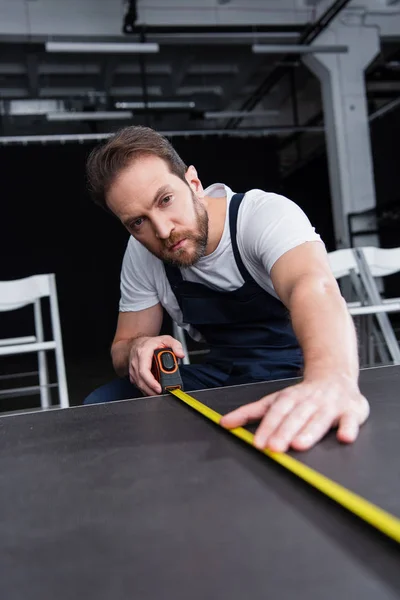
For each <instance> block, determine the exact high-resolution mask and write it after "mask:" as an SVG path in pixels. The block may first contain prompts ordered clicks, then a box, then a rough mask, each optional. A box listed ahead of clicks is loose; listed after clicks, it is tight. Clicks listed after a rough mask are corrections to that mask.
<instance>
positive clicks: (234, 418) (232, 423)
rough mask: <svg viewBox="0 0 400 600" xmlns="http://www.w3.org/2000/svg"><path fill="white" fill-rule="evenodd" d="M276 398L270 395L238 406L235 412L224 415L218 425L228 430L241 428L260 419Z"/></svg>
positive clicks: (274, 395)
mask: <svg viewBox="0 0 400 600" xmlns="http://www.w3.org/2000/svg"><path fill="white" fill-rule="evenodd" d="M276 396H277V393H275V394H270V395H269V396H266V397H265V398H262V399H261V400H257V402H251V403H250V404H245V405H244V406H240V407H239V408H237V409H236V410H233V411H232V412H230V413H228V414H226V415H224V416H223V417H222V419H221V421H220V425H222V427H227V428H228V429H234V428H235V427H243V425H246V423H251V422H252V421H257V420H258V419H261V417H262V416H263V415H264V414H265V411H266V410H267V408H268V406H269V405H271V404H272V403H273V402H274V400H275V398H276Z"/></svg>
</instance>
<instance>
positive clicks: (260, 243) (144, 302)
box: [119, 183, 321, 340]
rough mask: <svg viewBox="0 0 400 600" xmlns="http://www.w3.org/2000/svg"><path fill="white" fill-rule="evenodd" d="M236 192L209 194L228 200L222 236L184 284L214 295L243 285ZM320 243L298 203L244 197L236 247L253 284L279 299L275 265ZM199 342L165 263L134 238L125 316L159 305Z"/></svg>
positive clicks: (218, 187)
mask: <svg viewBox="0 0 400 600" xmlns="http://www.w3.org/2000/svg"><path fill="white" fill-rule="evenodd" d="M233 194H234V192H232V190H231V189H230V188H229V187H227V186H226V185H224V184H222V183H214V184H213V185H211V186H209V187H208V188H206V189H205V195H206V196H211V197H213V198H223V197H225V196H226V197H227V210H226V218H225V226H224V231H223V234H222V237H221V240H220V242H219V244H218V246H217V248H216V249H215V250H214V252H212V253H211V254H209V255H208V256H204V257H203V258H201V259H200V260H199V261H198V262H197V263H196V265H195V266H193V267H188V268H182V269H181V273H182V276H183V279H185V280H188V281H195V282H198V283H202V284H204V285H206V286H208V287H210V288H213V289H215V290H220V291H224V292H229V291H233V290H235V289H237V288H239V287H241V286H242V285H243V283H244V280H243V277H242V276H241V274H240V272H239V269H238V268H237V265H236V261H235V257H234V255H233V249H232V244H231V236H230V228H229V204H230V200H231V198H232V196H233ZM311 241H321V238H320V236H319V235H318V234H317V233H315V229H314V227H312V226H311V223H310V221H309V220H308V218H307V216H306V215H305V214H304V212H303V211H302V210H301V208H300V207H299V206H297V204H295V203H294V202H292V201H291V200H289V199H288V198H285V197H284V196H280V195H278V194H273V193H270V192H264V191H263V190H257V189H255V190H250V191H248V192H246V195H245V197H244V198H243V200H242V202H241V204H240V208H239V213H238V221H237V243H238V247H239V252H240V256H241V258H242V261H243V264H244V266H245V267H246V269H247V270H248V271H249V273H250V275H251V276H252V277H253V278H254V280H255V281H256V282H257V283H258V284H259V285H260V286H261V287H262V288H263V289H264V290H266V291H267V292H269V293H270V294H271V295H272V296H275V298H278V296H277V294H276V292H275V290H274V286H273V284H272V281H271V278H270V273H271V269H272V267H273V265H274V263H275V262H276V261H277V260H278V258H279V257H280V256H282V255H283V254H284V253H285V252H287V251H288V250H291V249H292V248H295V247H296V246H298V245H300V244H303V243H304V242H311ZM159 302H160V303H161V305H162V306H163V307H164V308H165V310H166V311H167V312H168V313H169V315H170V316H171V318H172V319H173V320H174V321H175V322H176V323H177V324H178V325H180V326H181V327H183V328H184V329H186V331H187V332H188V333H189V335H190V336H191V337H192V338H194V339H195V340H201V339H202V337H201V334H200V333H199V332H198V331H197V330H196V329H195V328H194V327H192V326H191V325H190V324H187V323H183V321H182V312H181V310H180V308H179V305H178V302H177V300H176V297H175V295H174V294H173V292H172V290H171V286H170V285H169V282H168V279H167V277H166V275H165V270H164V266H163V263H162V261H161V260H160V259H158V258H156V257H155V256H154V255H153V254H151V252H149V251H148V250H147V249H146V248H145V247H144V246H143V245H142V244H140V242H138V241H137V240H136V239H135V238H134V237H132V236H131V237H130V238H129V241H128V244H127V248H126V251H125V255H124V259H123V263H122V270H121V298H120V304H119V309H120V311H121V312H128V311H138V310H143V309H145V308H150V307H151V306H154V305H156V304H157V303H159Z"/></svg>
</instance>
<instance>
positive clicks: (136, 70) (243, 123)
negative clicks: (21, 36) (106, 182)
mask: <svg viewBox="0 0 400 600" xmlns="http://www.w3.org/2000/svg"><path fill="white" fill-rule="evenodd" d="M303 31H304V28H301V27H280V28H277V27H269V28H267V27H265V28H259V30H258V31H256V32H255V30H254V28H252V29H246V28H237V27H236V28H232V27H231V28H226V27H225V28H222V27H221V28H215V27H214V28H212V30H211V31H210V30H206V29H202V28H200V27H197V28H188V27H181V28H175V29H174V30H172V29H171V28H164V30H163V29H162V28H158V29H157V30H156V29H153V30H151V29H150V30H149V29H148V30H146V31H145V32H143V31H142V32H140V33H137V35H136V36H135V35H133V36H129V38H128V40H127V41H128V42H134V41H138V42H140V41H141V40H143V38H144V41H148V42H156V43H158V44H159V52H158V53H155V54H140V55H139V54H121V53H116V54H111V53H109V54H105V53H86V52H85V53H82V52H81V53H64V52H62V53H61V52H58V53H50V52H47V51H46V48H45V44H44V40H41V39H39V38H36V39H30V40H29V41H27V40H18V39H12V40H11V39H10V40H4V39H3V41H0V126H1V129H0V141H3V143H5V142H4V139H5V138H7V137H9V136H32V135H38V136H42V141H45V138H44V136H49V135H58V136H63V135H74V136H78V138H79V136H80V137H81V140H84V139H85V138H86V136H89V137H90V136H96V135H100V134H103V133H107V132H112V131H114V130H116V129H118V128H120V127H121V126H124V125H127V124H146V125H150V126H153V127H155V128H157V129H158V130H161V131H167V132H170V133H171V134H173V133H174V132H176V133H183V132H184V133H185V134H186V135H193V134H196V132H197V133H199V134H200V133H201V134H202V135H205V134H207V133H223V134H229V135H237V134H246V135H259V134H266V133H267V132H270V133H277V134H278V135H280V136H281V138H282V142H283V143H285V145H286V147H289V146H290V144H289V142H291V141H292V140H293V136H297V138H298V137H299V135H300V134H302V135H303V137H304V135H305V136H306V137H309V138H311V137H312V136H314V138H315V134H317V135H318V131H319V132H320V133H319V139H321V131H323V130H322V129H321V126H322V125H323V119H322V108H321V100H320V94H319V83H318V81H316V79H315V78H314V76H313V75H312V74H311V73H310V72H309V71H308V70H307V68H306V67H305V66H304V65H303V63H302V62H301V58H300V57H299V56H298V55H289V56H288V55H286V54H285V53H284V52H281V53H276V54H275V53H274V54H255V53H253V51H252V44H253V43H254V42H257V43H263V42H265V43H266V42H268V43H270V44H293V43H296V41H297V40H298V39H299V36H300V35H301V34H302V32H303ZM61 41H62V40H61ZM77 41H85V40H77ZM90 41H91V42H93V41H102V42H110V41H113V40H112V39H105V38H102V40H94V39H93V37H91V38H90ZM118 41H120V39H119V40H118ZM366 78H367V92H368V100H369V104H370V112H371V114H372V113H373V112H374V111H376V110H377V109H378V108H380V107H382V106H384V105H385V104H387V103H388V102H391V101H393V99H396V98H398V97H399V96H400V43H399V42H395V41H391V42H384V43H383V44H382V52H381V55H380V56H379V57H378V59H377V60H376V61H375V62H374V63H373V65H371V67H370V68H369V69H368V71H367V74H366ZM266 82H270V85H266ZM272 84H273V85H272ZM262 90H264V93H262ZM265 90H267V93H265ZM260 91H261V92H260ZM252 98H256V100H257V102H254V101H251V99H252ZM171 101H173V102H186V103H191V104H190V107H189V105H188V106H187V107H186V108H185V107H181V108H177V107H175V108H168V107H164V108H159V107H157V106H154V104H153V103H157V102H168V103H169V102H171ZM126 102H139V103H143V105H142V106H143V108H137V109H134V110H133V111H131V112H132V114H131V113H128V115H127V116H125V117H124V118H114V117H113V119H112V120H109V119H107V120H105V119H96V120H92V118H93V111H101V112H105V111H117V110H118V111H119V113H120V112H121V111H123V109H122V108H117V107H121V106H124V105H123V104H122V105H121V103H126ZM146 106H147V108H146ZM250 108H251V110H253V111H254V112H255V113H256V116H253V117H252V116H250V115H249V116H248V117H246V118H234V117H231V118H227V117H225V118H222V117H218V118H217V117H216V116H214V117H213V118H207V117H209V115H207V113H208V112H211V111H212V112H217V111H241V110H243V109H244V110H249V109H250ZM270 111H273V112H270ZM54 112H56V113H58V115H59V116H60V114H65V113H68V114H70V113H71V112H73V113H75V114H76V113H77V112H78V113H81V112H84V113H86V114H89V115H90V116H89V118H85V116H84V115H81V116H80V118H79V120H74V121H60V120H57V121H53V120H49V117H48V114H49V113H54ZM260 113H261V114H260ZM117 116H118V117H120V116H121V114H118V115H117ZM50 118H51V117H50ZM299 127H303V128H304V127H306V128H307V130H306V131H299V130H298V128H299ZM316 127H317V129H315V128H316ZM308 128H309V131H308ZM266 130H267V131H266ZM308 134H310V135H308ZM322 139H323V136H322ZM294 141H295V140H293V142H294ZM310 143H311V145H312V143H313V142H310ZM314 143H315V142H314ZM292 146H293V145H292ZM297 146H298V143H297V142H296V144H294V146H293V147H292V149H291V150H290V151H289V150H288V154H289V159H290V152H293V148H294V147H297ZM289 159H288V160H289ZM289 162H290V160H289Z"/></svg>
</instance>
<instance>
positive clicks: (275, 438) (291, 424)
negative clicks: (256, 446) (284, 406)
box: [266, 402, 317, 452]
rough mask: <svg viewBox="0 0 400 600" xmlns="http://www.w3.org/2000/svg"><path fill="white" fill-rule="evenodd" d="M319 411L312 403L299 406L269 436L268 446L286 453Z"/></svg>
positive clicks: (275, 450)
mask: <svg viewBox="0 0 400 600" xmlns="http://www.w3.org/2000/svg"><path fill="white" fill-rule="evenodd" d="M316 411H317V407H316V405H315V404H313V403H312V402H303V403H302V404H298V405H297V406H295V408H294V409H293V410H292V412H291V413H290V414H289V415H287V416H286V418H284V419H283V420H282V421H281V423H280V425H279V426H278V427H277V428H276V429H275V431H273V432H272V433H270V434H269V435H268V438H267V441H266V444H267V445H268V448H270V449H271V450H273V451H274V452H286V450H287V449H288V448H289V446H290V444H291V442H292V440H293V439H294V438H295V437H296V435H297V434H298V433H299V431H301V429H302V428H303V427H304V426H305V424H306V423H307V422H308V421H309V420H310V418H311V417H312V416H313V415H314V414H315V412H316Z"/></svg>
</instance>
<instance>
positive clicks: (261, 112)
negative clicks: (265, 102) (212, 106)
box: [204, 110, 280, 119]
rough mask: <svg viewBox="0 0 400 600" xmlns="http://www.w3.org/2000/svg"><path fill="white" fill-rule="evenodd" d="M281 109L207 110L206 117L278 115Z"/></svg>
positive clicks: (247, 117) (232, 117)
mask: <svg viewBox="0 0 400 600" xmlns="http://www.w3.org/2000/svg"><path fill="white" fill-rule="evenodd" d="M279 114H280V113H279V110H259V111H253V112H247V111H245V110H221V111H218V112H212V111H207V112H205V113H204V118H205V119H235V118H241V117H243V118H246V119H256V118H257V117H276V116H277V115H279Z"/></svg>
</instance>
